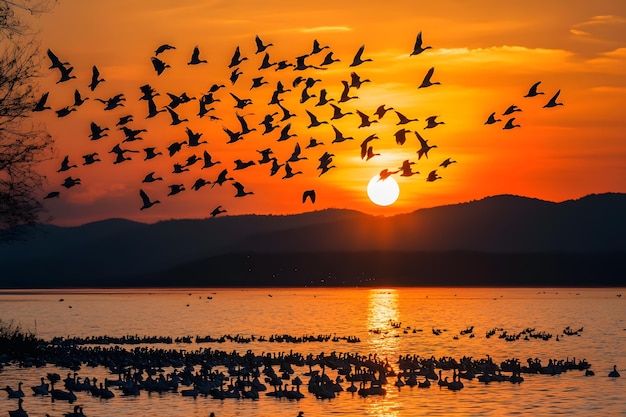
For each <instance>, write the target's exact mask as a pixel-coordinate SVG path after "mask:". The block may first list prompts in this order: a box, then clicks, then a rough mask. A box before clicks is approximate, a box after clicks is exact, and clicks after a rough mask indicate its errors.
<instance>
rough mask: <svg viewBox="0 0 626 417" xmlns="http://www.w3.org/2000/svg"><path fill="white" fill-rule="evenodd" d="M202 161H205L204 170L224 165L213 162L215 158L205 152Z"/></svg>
mask: <svg viewBox="0 0 626 417" xmlns="http://www.w3.org/2000/svg"><path fill="white" fill-rule="evenodd" d="M202 159H203V160H204V165H203V166H202V169H205V168H211V167H212V166H214V165H217V164H221V163H222V162H221V161H213V157H212V156H211V154H210V153H208V152H207V151H204V153H203V158H202Z"/></svg>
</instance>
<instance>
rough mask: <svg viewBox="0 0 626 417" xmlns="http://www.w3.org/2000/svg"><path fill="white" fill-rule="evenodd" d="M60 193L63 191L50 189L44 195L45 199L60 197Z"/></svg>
mask: <svg viewBox="0 0 626 417" xmlns="http://www.w3.org/2000/svg"><path fill="white" fill-rule="evenodd" d="M60 194H61V193H60V192H58V191H50V192H49V193H48V194H46V196H45V197H44V200H46V199H50V198H59V195H60Z"/></svg>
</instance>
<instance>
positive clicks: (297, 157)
mask: <svg viewBox="0 0 626 417" xmlns="http://www.w3.org/2000/svg"><path fill="white" fill-rule="evenodd" d="M301 153H302V150H301V148H300V144H299V143H298V142H296V145H295V146H294V148H293V152H292V153H291V156H290V157H289V159H287V162H298V161H302V160H304V159H308V158H307V157H303V156H300V154H301Z"/></svg>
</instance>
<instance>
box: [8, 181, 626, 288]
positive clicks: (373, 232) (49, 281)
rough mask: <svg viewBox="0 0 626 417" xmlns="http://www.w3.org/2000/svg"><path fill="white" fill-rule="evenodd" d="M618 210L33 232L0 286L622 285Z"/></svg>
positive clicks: (455, 209) (623, 207) (429, 212)
mask: <svg viewBox="0 0 626 417" xmlns="http://www.w3.org/2000/svg"><path fill="white" fill-rule="evenodd" d="M623 213H626V195H625V194H613V193H610V194H599V195H590V196H587V197H584V198H581V199H579V200H571V201H565V202H562V203H552V202H547V201H542V200H537V199H531V198H525V197H518V196H511V195H502V196H495V197H489V198H485V199H482V200H478V201H472V202H468V203H463V204H455V205H449V206H442V207H435V208H430V209H421V210H417V211H415V212H412V213H408V214H403V215H397V216H393V217H378V216H369V215H366V214H363V213H359V212H355V211H350V210H323V211H316V212H310V213H304V214H299V215H291V216H259V215H246V216H223V217H216V218H211V219H204V220H170V221H163V222H159V223H155V224H143V223H137V222H132V221H128V220H122V219H111V220H105V221H100V222H95V223H90V224H86V225H83V226H80V227H58V226H53V225H42V226H41V227H40V228H39V231H38V232H36V233H35V234H33V235H32V236H31V237H30V239H28V240H26V241H23V242H16V243H14V244H11V245H2V246H0V274H1V275H0V285H1V286H3V287H56V286H134V285H222V286H223V285H289V283H292V284H291V285H367V283H371V284H374V285H377V284H375V283H379V284H380V283H381V282H383V281H384V280H391V282H390V284H389V285H391V284H392V283H393V282H396V284H397V285H424V284H425V283H429V284H426V285H444V284H445V285H461V284H463V283H465V285H507V284H510V283H511V282H513V281H514V282H518V285H523V283H528V285H533V284H531V282H535V281H536V280H537V279H538V277H542V280H543V281H542V280H539V281H538V282H544V283H545V285H550V283H549V282H546V281H545V280H546V279H550V278H552V280H553V281H554V285H574V284H573V283H574V282H576V283H577V284H576V285H594V284H595V285H618V284H619V285H626V279H622V278H621V277H622V275H625V276H626V274H623V273H622V271H621V269H622V265H623V264H624V262H623V261H624V260H626V239H624V238H623V236H625V235H626V222H624V221H623V219H622V215H623ZM417 259H419V262H416V260H417ZM383 260H386V261H384V262H383ZM250 263H253V264H254V265H253V266H250ZM380 265H384V267H381V266H380ZM293 270H297V271H299V273H298V274H297V275H294V273H293V272H288V271H293ZM324 276H326V277H331V279H330V280H329V281H324V282H322V281H321V280H322V279H324V278H323V277H324ZM332 277H334V278H332ZM568 278H569V281H568ZM372 279H375V280H376V281H372ZM437 280H439V281H440V282H432V283H431V281H437ZM568 282H571V284H568ZM559 283H560V284H559ZM585 283H586V284H585ZM620 283H621V284H620Z"/></svg>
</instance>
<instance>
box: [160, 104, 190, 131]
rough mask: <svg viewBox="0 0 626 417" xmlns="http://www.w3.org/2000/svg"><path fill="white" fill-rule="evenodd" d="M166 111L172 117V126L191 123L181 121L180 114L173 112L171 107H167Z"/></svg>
mask: <svg viewBox="0 0 626 417" xmlns="http://www.w3.org/2000/svg"><path fill="white" fill-rule="evenodd" d="M165 109H166V110H167V112H168V113H169V114H170V117H171V118H172V122H171V123H170V126H176V125H178V124H181V123H183V122H188V121H189V119H181V118H180V116H178V113H176V112H175V111H174V110H172V108H171V107H169V106H165Z"/></svg>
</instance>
